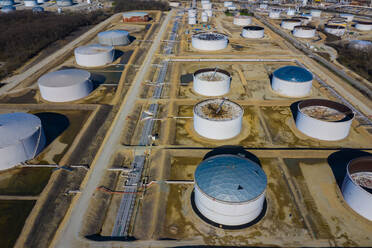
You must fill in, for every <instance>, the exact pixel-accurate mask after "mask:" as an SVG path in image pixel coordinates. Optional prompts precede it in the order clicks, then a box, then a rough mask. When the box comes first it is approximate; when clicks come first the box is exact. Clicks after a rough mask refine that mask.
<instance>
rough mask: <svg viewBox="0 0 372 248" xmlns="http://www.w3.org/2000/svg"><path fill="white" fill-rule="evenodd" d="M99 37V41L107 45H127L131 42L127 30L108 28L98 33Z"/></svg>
mask: <svg viewBox="0 0 372 248" xmlns="http://www.w3.org/2000/svg"><path fill="white" fill-rule="evenodd" d="M97 37H98V41H99V43H100V44H101V45H105V46H126V45H128V44H129V43H130V40H129V32H128V31H126V30H108V31H104V32H100V33H98V35H97Z"/></svg>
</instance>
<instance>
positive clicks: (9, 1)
mask: <svg viewBox="0 0 372 248" xmlns="http://www.w3.org/2000/svg"><path fill="white" fill-rule="evenodd" d="M13 5H14V0H0V6H13Z"/></svg>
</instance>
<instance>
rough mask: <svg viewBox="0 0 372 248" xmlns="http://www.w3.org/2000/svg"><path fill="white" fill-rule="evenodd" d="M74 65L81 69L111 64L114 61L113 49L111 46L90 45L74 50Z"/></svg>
mask: <svg viewBox="0 0 372 248" xmlns="http://www.w3.org/2000/svg"><path fill="white" fill-rule="evenodd" d="M74 54H75V60H76V63H77V64H78V65H80V66H83V67H99V66H104V65H107V64H111V63H112V62H113V61H114V57H115V49H114V47H113V46H102V45H99V44H91V45H86V46H81V47H78V48H75V50H74Z"/></svg>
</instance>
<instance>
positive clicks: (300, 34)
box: [292, 26, 316, 39]
mask: <svg viewBox="0 0 372 248" xmlns="http://www.w3.org/2000/svg"><path fill="white" fill-rule="evenodd" d="M315 32H316V29H315V28H314V27H310V26H296V27H294V28H293V32H292V34H293V36H295V37H297V38H303V39H310V38H313V37H314V36H315Z"/></svg>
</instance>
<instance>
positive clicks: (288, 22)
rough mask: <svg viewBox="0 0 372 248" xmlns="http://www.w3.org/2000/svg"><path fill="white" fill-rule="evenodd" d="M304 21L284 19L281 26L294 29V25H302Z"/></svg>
mask: <svg viewBox="0 0 372 248" xmlns="http://www.w3.org/2000/svg"><path fill="white" fill-rule="evenodd" d="M301 24H302V21H301V20H299V19H283V20H282V23H281V25H280V26H281V27H282V28H284V29H288V30H293V28H294V27H296V26H300V25H301Z"/></svg>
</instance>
